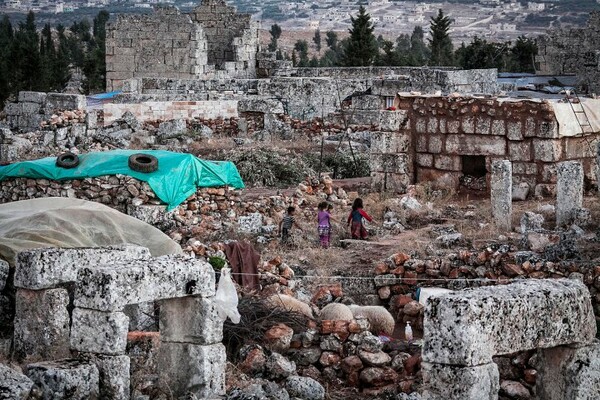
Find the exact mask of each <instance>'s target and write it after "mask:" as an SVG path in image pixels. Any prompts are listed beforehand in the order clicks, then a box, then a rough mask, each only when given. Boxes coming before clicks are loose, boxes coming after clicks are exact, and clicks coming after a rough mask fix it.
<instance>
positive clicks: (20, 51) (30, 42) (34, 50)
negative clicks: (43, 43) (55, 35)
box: [12, 11, 43, 92]
mask: <svg viewBox="0 0 600 400" xmlns="http://www.w3.org/2000/svg"><path fill="white" fill-rule="evenodd" d="M14 46H15V48H14V53H13V60H12V62H15V63H16V64H15V65H16V70H15V72H16V73H15V76H14V79H15V81H14V82H15V88H14V90H15V91H16V92H18V91H20V90H43V87H42V86H43V82H42V81H41V80H40V76H42V75H43V73H42V60H41V57H40V38H39V35H38V33H37V28H36V26H35V14H34V13H33V11H30V12H29V13H28V14H27V18H26V20H25V22H24V23H21V24H20V25H19V30H18V31H17V33H16V34H15V41H14Z"/></svg>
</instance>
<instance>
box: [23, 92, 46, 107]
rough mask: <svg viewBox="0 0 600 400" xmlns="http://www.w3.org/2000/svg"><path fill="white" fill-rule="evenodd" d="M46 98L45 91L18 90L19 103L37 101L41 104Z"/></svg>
mask: <svg viewBox="0 0 600 400" xmlns="http://www.w3.org/2000/svg"><path fill="white" fill-rule="evenodd" d="M45 100H46V93H44V92H27V91H22V92H19V103H25V102H29V103H37V104H43V103H44V101H45Z"/></svg>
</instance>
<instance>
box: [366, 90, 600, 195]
mask: <svg viewBox="0 0 600 400" xmlns="http://www.w3.org/2000/svg"><path fill="white" fill-rule="evenodd" d="M396 107H397V108H398V110H400V111H402V112H403V113H406V121H405V122H404V124H403V125H402V127H401V129H400V131H399V133H398V134H399V135H400V136H401V137H409V138H410V141H411V146H412V147H411V149H412V151H413V152H414V153H413V154H414V159H415V166H414V169H413V171H414V174H413V175H412V176H407V177H404V178H403V179H404V180H409V181H410V182H423V181H432V182H434V184H438V185H439V186H440V187H445V188H451V187H454V188H458V186H459V184H460V180H461V178H462V177H463V176H464V175H465V174H469V171H467V170H468V169H469V168H470V167H469V166H468V164H472V163H477V162H478V161H477V160H476V159H474V158H473V157H477V156H479V157H484V158H485V161H484V162H485V169H484V170H482V173H483V174H484V176H486V177H487V178H488V179H489V173H488V172H489V171H490V168H491V162H492V161H493V160H496V159H507V160H510V161H511V162H512V164H513V167H512V168H513V183H514V186H515V187H516V186H519V184H522V186H523V185H526V186H527V187H528V189H529V193H535V194H540V195H548V194H552V193H554V189H555V184H556V179H557V175H556V163H557V162H559V161H564V160H580V161H581V162H582V163H583V166H584V171H585V175H586V180H587V182H588V184H589V183H590V182H592V181H594V180H595V162H594V157H595V152H594V149H595V148H596V144H595V143H596V142H597V141H598V138H597V135H589V136H584V137H581V136H580V137H559V135H558V122H557V121H556V118H555V116H554V113H553V110H552V107H551V106H550V105H549V104H547V103H544V102H534V101H500V100H498V99H491V98H490V99H485V98H464V97H437V96H432V97H429V96H405V97H402V96H399V97H398V98H397V99H396ZM386 146H387V147H388V148H389V149H390V150H386V149H385V147H386ZM382 147H383V149H381V148H382ZM372 149H380V150H377V152H378V154H394V153H396V152H398V151H397V149H394V147H393V146H390V145H388V144H386V143H385V142H381V141H379V140H378V139H377V138H376V139H375V141H374V144H373V146H372ZM398 153H399V154H400V157H401V158H402V157H404V155H403V154H402V152H398ZM377 157H378V156H376V155H374V156H373V161H372V163H373V164H374V165H375V164H376V163H377ZM407 170H410V168H407Z"/></svg>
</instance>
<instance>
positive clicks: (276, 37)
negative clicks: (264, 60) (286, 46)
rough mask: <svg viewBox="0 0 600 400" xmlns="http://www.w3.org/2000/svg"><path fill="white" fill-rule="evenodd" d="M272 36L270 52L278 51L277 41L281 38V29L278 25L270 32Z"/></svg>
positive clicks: (272, 27) (272, 26)
mask: <svg viewBox="0 0 600 400" xmlns="http://www.w3.org/2000/svg"><path fill="white" fill-rule="evenodd" d="M269 33H270V34H271V42H270V43H269V47H268V49H269V51H275V50H277V41H278V40H279V38H280V37H281V27H280V26H279V25H277V24H273V25H271V29H270V30H269Z"/></svg>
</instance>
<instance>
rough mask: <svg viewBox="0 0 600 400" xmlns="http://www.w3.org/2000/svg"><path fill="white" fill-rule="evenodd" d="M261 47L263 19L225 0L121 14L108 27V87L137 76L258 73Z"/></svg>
mask: <svg viewBox="0 0 600 400" xmlns="http://www.w3.org/2000/svg"><path fill="white" fill-rule="evenodd" d="M257 51H258V25H257V24H256V23H255V22H253V21H251V20H250V16H249V15H239V14H237V13H236V12H235V8H234V7H229V6H227V5H226V4H225V2H224V1H223V0H204V1H202V3H201V4H200V5H199V6H198V7H197V8H195V9H194V10H193V11H192V13H190V14H182V13H180V12H179V11H178V10H177V9H176V8H173V7H168V8H159V9H157V10H156V12H155V13H154V14H151V15H127V16H126V15H120V16H119V17H118V19H117V21H115V22H114V23H111V24H109V26H108V28H107V40H106V73H107V75H106V80H107V89H108V90H119V89H121V88H122V86H123V81H125V80H126V79H130V78H134V77H146V78H158V77H164V76H166V77H169V78H170V79H211V78H212V79H214V78H233V77H237V78H242V77H243V78H253V77H255V76H256V53H257Z"/></svg>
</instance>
